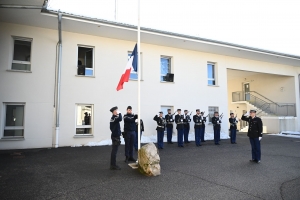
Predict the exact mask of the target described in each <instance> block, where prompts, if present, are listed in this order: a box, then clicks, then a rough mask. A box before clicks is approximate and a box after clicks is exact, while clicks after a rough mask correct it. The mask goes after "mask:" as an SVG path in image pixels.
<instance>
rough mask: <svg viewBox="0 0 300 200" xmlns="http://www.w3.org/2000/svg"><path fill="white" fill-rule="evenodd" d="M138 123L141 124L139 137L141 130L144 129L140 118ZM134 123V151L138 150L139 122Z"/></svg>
mask: <svg viewBox="0 0 300 200" xmlns="http://www.w3.org/2000/svg"><path fill="white" fill-rule="evenodd" d="M140 123H141V126H140V127H141V133H140V139H141V138H142V134H143V131H144V122H143V120H142V119H141V120H140ZM135 125H136V131H135V140H134V148H135V151H137V150H138V140H139V138H138V134H139V132H138V130H139V123H138V122H135Z"/></svg>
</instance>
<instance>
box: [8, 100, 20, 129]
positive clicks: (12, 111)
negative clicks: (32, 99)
mask: <svg viewBox="0 0 300 200" xmlns="http://www.w3.org/2000/svg"><path fill="white" fill-rule="evenodd" d="M23 121H24V106H23V105H7V106H6V120H5V126H23Z"/></svg>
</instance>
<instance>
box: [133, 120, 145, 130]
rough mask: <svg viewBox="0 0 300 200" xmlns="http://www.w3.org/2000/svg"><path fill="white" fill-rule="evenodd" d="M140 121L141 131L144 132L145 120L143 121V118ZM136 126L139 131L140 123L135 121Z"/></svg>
mask: <svg viewBox="0 0 300 200" xmlns="http://www.w3.org/2000/svg"><path fill="white" fill-rule="evenodd" d="M140 122H141V132H143V131H144V122H143V120H142V119H141V120H140ZM135 126H136V129H135V131H136V132H138V130H139V129H138V128H139V126H138V123H135Z"/></svg>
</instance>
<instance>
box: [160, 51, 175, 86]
mask: <svg viewBox="0 0 300 200" xmlns="http://www.w3.org/2000/svg"><path fill="white" fill-rule="evenodd" d="M162 58H165V59H168V60H169V71H168V73H172V69H173V67H172V64H173V59H172V56H163V55H162V56H160V58H159V64H160V68H159V71H160V77H159V79H160V82H163V83H168V81H164V80H162V79H163V77H164V76H166V75H167V74H161V59H162Z"/></svg>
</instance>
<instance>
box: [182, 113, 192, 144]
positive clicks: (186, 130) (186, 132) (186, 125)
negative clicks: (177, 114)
mask: <svg viewBox="0 0 300 200" xmlns="http://www.w3.org/2000/svg"><path fill="white" fill-rule="evenodd" d="M188 112H189V111H188V110H184V119H183V122H184V132H183V134H184V143H190V141H189V132H190V122H191V121H192V120H191V116H190V115H188Z"/></svg>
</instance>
